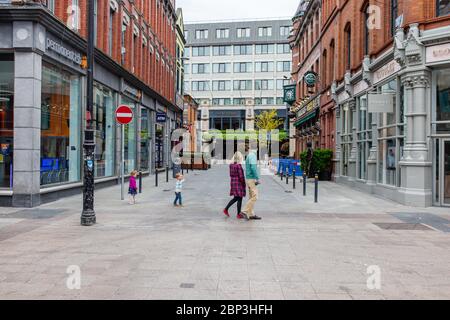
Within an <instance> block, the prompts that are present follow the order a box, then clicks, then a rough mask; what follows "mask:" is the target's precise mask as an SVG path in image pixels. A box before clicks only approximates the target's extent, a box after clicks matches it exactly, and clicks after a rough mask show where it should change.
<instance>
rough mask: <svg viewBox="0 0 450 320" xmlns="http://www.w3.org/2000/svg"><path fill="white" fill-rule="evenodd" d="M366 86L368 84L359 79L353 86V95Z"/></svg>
mask: <svg viewBox="0 0 450 320" xmlns="http://www.w3.org/2000/svg"><path fill="white" fill-rule="evenodd" d="M367 88H369V85H368V84H367V82H366V81H359V82H358V83H357V84H355V85H354V86H353V95H357V94H358V93H360V92H363V91H364V90H366V89H367Z"/></svg>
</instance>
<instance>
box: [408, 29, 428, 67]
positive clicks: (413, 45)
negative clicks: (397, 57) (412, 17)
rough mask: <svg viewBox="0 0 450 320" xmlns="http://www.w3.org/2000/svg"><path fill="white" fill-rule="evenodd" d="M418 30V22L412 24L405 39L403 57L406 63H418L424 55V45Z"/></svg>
mask: <svg viewBox="0 0 450 320" xmlns="http://www.w3.org/2000/svg"><path fill="white" fill-rule="evenodd" d="M419 36H420V30H419V25H418V24H412V25H411V26H410V29H409V33H408V38H407V39H406V46H405V57H406V62H407V64H408V65H410V66H412V65H419V64H421V63H422V61H423V60H424V59H423V56H424V46H423V44H422V42H421V41H420V39H419Z"/></svg>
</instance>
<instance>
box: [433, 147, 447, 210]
mask: <svg viewBox="0 0 450 320" xmlns="http://www.w3.org/2000/svg"><path fill="white" fill-rule="evenodd" d="M436 156H437V161H436V166H435V168H436V193H435V195H436V197H435V199H436V205H440V206H448V207H450V139H438V140H436Z"/></svg>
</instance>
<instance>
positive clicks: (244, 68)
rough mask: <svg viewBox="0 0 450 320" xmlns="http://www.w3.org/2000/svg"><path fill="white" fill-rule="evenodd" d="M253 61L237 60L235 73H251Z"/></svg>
mask: <svg viewBox="0 0 450 320" xmlns="http://www.w3.org/2000/svg"><path fill="white" fill-rule="evenodd" d="M252 71H253V68H252V63H251V62H235V63H234V72H235V73H249V72H252Z"/></svg>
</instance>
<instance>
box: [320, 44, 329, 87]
mask: <svg viewBox="0 0 450 320" xmlns="http://www.w3.org/2000/svg"><path fill="white" fill-rule="evenodd" d="M327 65H328V60H327V50H326V49H325V50H324V51H323V54H322V63H321V66H322V81H321V82H322V85H323V87H325V86H327V85H328V75H327V73H328V72H327Z"/></svg>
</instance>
